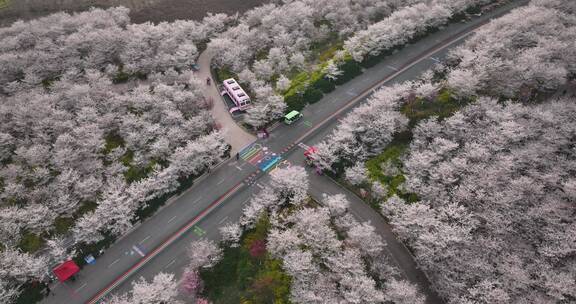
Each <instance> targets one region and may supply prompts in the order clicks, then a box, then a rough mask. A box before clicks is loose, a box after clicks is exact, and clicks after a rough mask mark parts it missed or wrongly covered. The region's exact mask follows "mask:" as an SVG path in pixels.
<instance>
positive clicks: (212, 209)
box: [43, 0, 527, 304]
mask: <svg viewBox="0 0 576 304" xmlns="http://www.w3.org/2000/svg"><path fill="white" fill-rule="evenodd" d="M526 2H527V1H525V0H521V1H516V2H514V3H511V4H509V5H506V6H504V7H501V8H499V9H497V10H495V11H494V12H492V13H490V14H486V15H484V16H481V17H478V18H475V19H474V20H471V21H470V22H467V23H458V24H453V25H450V26H447V27H446V28H444V29H443V30H441V31H438V32H436V33H434V34H432V35H430V36H428V37H426V38H424V39H422V40H420V41H418V42H417V43H415V44H413V45H409V46H406V47H405V48H404V49H402V50H401V51H400V52H398V53H396V54H394V55H392V56H389V57H388V58H386V59H385V60H384V61H383V62H381V63H379V64H378V65H376V66H374V67H372V68H370V69H368V70H367V71H365V73H363V74H362V75H360V76H358V77H357V78H355V79H353V80H352V81H350V82H348V83H346V84H344V85H342V86H339V87H338V88H337V89H336V90H335V91H333V92H332V93H330V94H327V95H326V96H324V98H323V99H322V100H321V101H320V102H318V103H315V104H313V105H310V106H308V107H307V108H306V109H305V110H304V111H303V114H304V118H303V119H301V120H300V121H299V122H298V123H296V124H293V125H291V126H285V125H279V126H278V127H277V128H276V129H274V130H273V131H271V132H270V135H271V136H270V138H269V139H267V140H264V141H257V142H256V146H254V147H252V148H248V149H244V151H243V153H242V155H243V158H242V159H240V160H236V159H235V158H232V159H229V160H227V161H225V162H223V163H221V164H220V165H219V166H218V167H216V168H213V169H212V172H211V173H210V175H206V176H202V177H200V178H199V179H198V180H197V181H196V182H195V184H194V185H193V186H192V187H191V188H190V189H189V190H187V191H186V192H185V193H183V194H181V195H180V196H178V197H174V198H172V199H171V200H170V202H168V203H167V204H166V206H164V207H163V208H162V209H161V210H159V211H158V212H157V214H156V215H155V216H154V217H152V218H150V219H148V220H147V221H145V222H144V223H142V224H140V225H137V226H135V227H134V229H133V230H132V231H131V232H129V233H127V234H126V235H125V236H123V237H122V238H121V239H119V240H118V241H117V242H116V243H115V244H114V245H113V246H112V247H111V248H109V249H108V250H107V251H106V252H105V253H104V255H102V256H101V257H99V258H98V260H97V261H96V264H95V265H89V266H87V267H85V268H84V269H83V270H82V271H81V272H80V274H79V278H78V279H77V280H76V281H74V282H66V283H63V284H61V283H56V284H53V286H51V288H52V294H53V295H52V296H49V297H48V298H46V299H44V301H43V302H44V303H54V304H60V303H97V302H102V301H100V300H101V299H103V298H105V296H106V295H108V294H109V293H111V292H112V291H114V292H126V291H128V290H130V289H131V286H130V284H131V282H132V281H133V280H135V279H137V278H139V277H140V276H143V277H145V278H147V279H150V278H151V277H153V276H154V275H155V274H157V273H158V272H160V271H166V272H171V273H175V274H176V275H177V276H179V275H180V274H181V271H182V270H183V268H184V267H185V266H186V264H187V259H186V254H185V251H186V247H187V246H188V244H189V242H190V241H191V240H193V239H198V238H202V237H204V238H209V239H215V240H217V239H218V238H219V233H218V230H217V228H218V227H219V226H221V225H222V224H224V223H226V222H229V221H236V220H237V219H238V218H239V216H240V214H241V210H242V207H243V206H244V205H245V203H246V202H247V201H248V199H249V198H250V196H251V195H252V194H253V193H255V192H258V191H260V190H261V189H262V188H263V187H265V186H266V183H267V182H268V175H267V174H266V173H264V172H262V170H261V168H258V167H259V166H262V163H258V162H257V161H258V159H259V158H260V157H261V156H262V154H264V153H268V154H264V155H263V158H262V159H264V160H265V159H266V158H274V157H277V156H280V157H281V158H282V159H284V160H288V161H290V162H291V163H293V164H301V161H302V160H301V158H302V155H301V154H302V151H301V150H300V148H299V146H298V144H299V143H301V142H305V143H307V144H308V145H311V144H314V143H315V142H318V141H320V140H322V138H324V137H325V136H327V135H328V134H329V133H330V132H331V131H332V130H333V129H334V128H335V127H336V126H337V125H338V118H339V117H340V116H342V115H345V114H346V113H347V112H348V111H350V110H351V109H352V108H353V107H354V106H355V105H357V104H358V103H361V102H363V101H364V100H366V98H367V96H369V95H370V94H371V92H372V91H373V90H374V89H376V88H378V87H379V86H382V85H385V84H386V85H387V84H391V83H395V82H402V81H405V80H409V79H414V78H416V77H418V75H420V74H421V73H422V72H423V71H425V70H427V69H429V68H430V67H431V66H432V65H433V64H435V63H436V62H437V61H439V60H442V58H443V57H444V56H445V54H446V52H447V51H448V49H449V48H450V47H453V46H455V45H457V44H458V43H460V42H461V41H462V40H463V39H464V38H465V37H467V36H468V35H469V34H470V33H471V32H472V31H473V30H474V29H476V28H478V27H479V26H481V25H482V24H484V23H485V22H487V21H488V20H489V19H490V18H493V17H495V16H498V15H501V14H504V13H506V12H507V11H509V10H510V9H512V8H514V7H517V6H520V5H522V4H524V3H526ZM205 66H206V65H205ZM239 150H242V149H239ZM272 153H275V155H272ZM330 183H331V182H330V180H326V179H325V178H323V177H315V176H311V186H312V187H311V188H312V189H311V190H310V193H311V194H312V195H313V196H316V195H321V193H324V192H329V193H330V194H335V193H332V192H337V191H338V189H340V190H339V191H338V192H341V193H345V190H343V189H342V188H340V187H338V186H334V184H332V185H330ZM349 199H350V200H351V203H352V206H351V210H352V213H353V214H355V215H356V216H357V217H358V218H359V219H360V220H371V221H372V224H373V225H375V226H376V227H377V228H379V233H381V235H383V236H384V240H385V241H386V242H387V245H388V246H387V248H388V250H389V253H390V255H391V257H392V258H393V260H394V261H395V263H397V265H398V267H399V269H401V270H402V272H403V273H404V275H405V277H407V278H408V279H409V280H410V281H411V282H413V283H415V284H417V285H418V286H419V287H420V289H421V290H423V291H425V293H426V295H427V297H428V303H441V302H442V301H441V300H440V299H439V298H438V297H437V296H436V295H435V293H433V292H432V291H431V289H430V288H429V282H428V280H427V279H426V277H425V276H424V275H423V273H422V272H420V271H419V270H418V268H417V265H416V264H415V262H414V260H413V259H412V258H411V256H410V253H409V252H408V251H407V250H406V248H405V247H404V246H403V245H402V243H400V242H398V241H397V240H396V239H395V238H394V235H393V234H392V232H391V229H390V227H389V226H388V225H387V224H386V223H385V221H384V220H383V219H382V218H381V217H380V216H379V215H378V214H377V213H376V212H374V211H373V210H372V209H370V208H366V205H364V204H362V203H361V201H360V200H359V199H358V198H354V197H353V196H349ZM102 303H103V302H102Z"/></svg>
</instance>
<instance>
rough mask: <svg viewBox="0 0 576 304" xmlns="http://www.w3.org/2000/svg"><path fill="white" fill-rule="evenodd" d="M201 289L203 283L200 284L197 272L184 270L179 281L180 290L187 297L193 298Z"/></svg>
mask: <svg viewBox="0 0 576 304" xmlns="http://www.w3.org/2000/svg"><path fill="white" fill-rule="evenodd" d="M203 288H204V282H202V279H201V278H200V274H199V273H198V270H195V269H186V270H185V271H184V274H182V278H181V279H180V289H181V290H182V291H183V292H185V293H186V294H187V295H189V296H192V297H194V296H196V295H197V294H198V293H200V292H202V289H203Z"/></svg>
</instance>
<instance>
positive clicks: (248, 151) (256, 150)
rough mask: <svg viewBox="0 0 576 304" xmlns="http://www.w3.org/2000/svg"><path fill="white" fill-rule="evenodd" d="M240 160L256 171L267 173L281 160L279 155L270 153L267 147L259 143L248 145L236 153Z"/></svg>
mask: <svg viewBox="0 0 576 304" xmlns="http://www.w3.org/2000/svg"><path fill="white" fill-rule="evenodd" d="M238 154H239V156H240V158H241V159H242V160H244V161H246V162H248V163H250V164H251V165H253V166H255V167H257V168H258V169H260V170H262V171H264V172H269V171H270V170H272V169H274V168H275V166H276V165H277V164H278V163H279V162H280V161H281V160H282V157H280V155H278V154H276V153H274V152H272V151H270V149H268V147H263V146H262V145H261V144H259V143H253V144H251V145H248V146H246V147H244V148H242V149H241V150H240V152H238Z"/></svg>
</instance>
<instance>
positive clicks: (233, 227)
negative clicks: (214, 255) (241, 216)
mask: <svg viewBox="0 0 576 304" xmlns="http://www.w3.org/2000/svg"><path fill="white" fill-rule="evenodd" d="M219 230H220V234H221V235H222V240H223V241H224V242H226V243H227V244H228V245H229V246H230V247H238V246H239V241H240V237H241V236H242V226H241V225H240V223H227V224H226V225H224V226H222V227H220V228H219Z"/></svg>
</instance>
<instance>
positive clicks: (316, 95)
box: [302, 87, 323, 104]
mask: <svg viewBox="0 0 576 304" xmlns="http://www.w3.org/2000/svg"><path fill="white" fill-rule="evenodd" d="M322 96H323V94H322V91H320V90H318V89H316V88H314V87H309V88H307V89H306V91H305V92H304V95H303V96H302V97H303V98H304V102H306V103H310V104H312V103H316V102H318V101H319V100H320V99H322Z"/></svg>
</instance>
